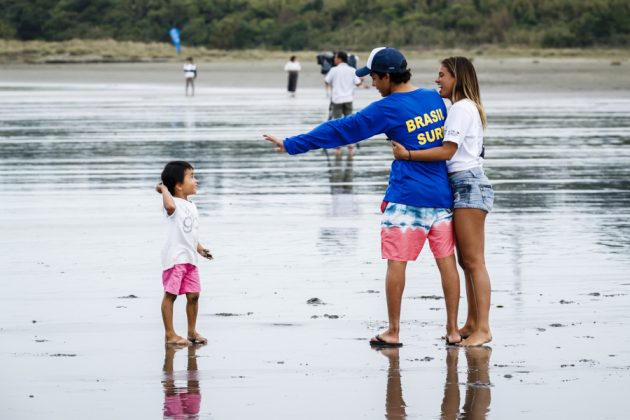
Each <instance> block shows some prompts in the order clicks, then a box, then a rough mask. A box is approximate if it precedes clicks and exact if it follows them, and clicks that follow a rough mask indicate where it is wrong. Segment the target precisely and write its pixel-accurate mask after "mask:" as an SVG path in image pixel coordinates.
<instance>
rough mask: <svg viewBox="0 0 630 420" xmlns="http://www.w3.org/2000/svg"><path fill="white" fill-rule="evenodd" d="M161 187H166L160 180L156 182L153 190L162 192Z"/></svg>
mask: <svg viewBox="0 0 630 420" xmlns="http://www.w3.org/2000/svg"><path fill="white" fill-rule="evenodd" d="M162 188H166V187H165V186H164V184H162V183H161V182H160V183H158V184H157V185H156V186H155V191H157V192H159V193H160V194H162Z"/></svg>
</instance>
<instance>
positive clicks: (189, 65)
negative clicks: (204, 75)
mask: <svg viewBox="0 0 630 420" xmlns="http://www.w3.org/2000/svg"><path fill="white" fill-rule="evenodd" d="M184 77H185V78H186V96H188V87H189V86H190V87H191V91H192V95H191V96H195V79H196V78H197V66H196V65H195V64H194V63H193V59H192V57H188V58H187V59H186V64H184Z"/></svg>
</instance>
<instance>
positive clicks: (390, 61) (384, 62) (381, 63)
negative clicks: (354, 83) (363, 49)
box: [355, 47, 407, 77]
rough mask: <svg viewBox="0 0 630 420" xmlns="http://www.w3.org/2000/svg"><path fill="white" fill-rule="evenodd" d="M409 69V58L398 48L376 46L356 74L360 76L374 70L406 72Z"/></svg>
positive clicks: (380, 71)
mask: <svg viewBox="0 0 630 420" xmlns="http://www.w3.org/2000/svg"><path fill="white" fill-rule="evenodd" d="M406 70H407V60H405V56H404V55H402V53H401V52H400V51H398V50H397V49H396V48H387V47H380V48H374V49H373V50H372V52H371V53H370V56H369V57H368V60H367V63H365V67H361V68H360V69H358V70H357V71H356V72H355V74H356V75H357V76H359V77H363V76H367V75H368V74H370V73H371V72H373V71H377V72H379V73H404V72H405V71H406Z"/></svg>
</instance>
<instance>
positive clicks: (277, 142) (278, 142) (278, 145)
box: [263, 134, 286, 153]
mask: <svg viewBox="0 0 630 420" xmlns="http://www.w3.org/2000/svg"><path fill="white" fill-rule="evenodd" d="M263 138H264V139H265V140H267V141H268V142H271V143H273V144H274V145H275V146H276V149H275V150H276V152H278V153H283V152H286V149H285V148H284V142H283V141H282V140H280V139H279V138H278V137H276V136H272V135H271V134H263Z"/></svg>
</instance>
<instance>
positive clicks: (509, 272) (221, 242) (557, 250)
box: [0, 57, 630, 420]
mask: <svg viewBox="0 0 630 420" xmlns="http://www.w3.org/2000/svg"><path fill="white" fill-rule="evenodd" d="M438 58H439V57H435V59H430V60H429V59H421V60H420V59H419V60H414V61H413V62H412V69H413V70H414V79H413V80H414V83H415V84H416V85H418V86H427V87H429V86H433V79H434V77H435V70H436V68H437V63H438ZM283 64H284V63H283V62H277V61H271V60H267V61H260V62H242V61H239V62H222V63H203V62H202V63H199V79H198V83H197V96H196V97H194V98H185V97H184V94H183V93H184V83H183V75H182V74H181V64H179V63H138V64H89V65H16V66H6V65H5V66H0V147H1V148H0V175H1V176H0V191H1V192H2V193H3V196H4V205H3V206H2V208H1V209H0V232H2V233H1V235H0V251H1V252H0V266H1V267H2V271H3V274H2V276H1V277H0V285H1V286H2V290H3V293H2V295H1V296H0V306H1V307H2V310H0V369H1V371H2V372H3V377H4V380H3V381H2V382H0V405H1V406H2V408H3V415H2V417H3V418H6V419H36V418H37V419H39V418H45V419H62V418H64V419H65V418H83V417H90V418H92V419H93V420H96V419H111V418H133V419H154V418H200V419H248V418H260V419H293V418H302V419H321V418H332V419H378V418H383V417H385V418H390V419H394V418H396V419H400V418H409V419H424V418H448V419H455V418H471V419H482V418H490V419H505V418H510V419H512V418H516V419H519V418H523V419H525V418H540V419H555V418H560V417H562V418H584V419H592V418H601V419H621V418H625V417H626V416H627V414H626V409H625V404H624V401H623V395H625V394H624V391H623V390H624V389H626V388H627V387H628V386H630V339H628V337H627V335H626V334H625V331H626V330H627V329H628V327H629V326H630V311H629V310H630V278H629V276H628V272H629V271H630V261H629V260H628V252H629V251H630V222H629V220H630V217H629V216H630V181H628V180H629V179H630V148H629V145H630V136H629V134H628V133H630V72H628V71H627V69H628V66H630V62H628V61H621V62H618V63H617V62H614V63H613V62H612V61H611V60H608V59H606V60H604V59H587V58H573V59H552V58H521V59H515V58H511V59H482V58H480V59H477V60H475V65H476V66H477V69H478V72H479V74H480V80H481V85H482V86H481V88H482V94H483V95H484V96H483V99H484V101H485V104H486V107H487V111H488V115H489V121H490V126H489V129H488V131H487V136H486V139H487V144H488V152H487V153H488V156H487V160H486V169H487V172H488V175H489V177H490V179H491V180H492V181H493V184H494V187H495V190H496V194H497V199H496V202H495V210H494V211H493V213H492V214H491V215H490V217H489V219H488V224H487V237H486V248H487V264H488V267H489V271H490V275H491V278H492V288H493V295H492V298H493V302H492V310H491V322H492V327H493V336H494V340H493V342H492V343H490V345H489V346H486V347H484V348H478V349H473V350H465V349H451V348H447V347H446V346H445V345H444V343H443V341H442V340H441V339H440V337H441V335H442V334H443V329H444V319H445V313H444V308H443V306H444V301H443V299H442V298H441V288H440V283H439V276H438V271H437V268H436V266H435V263H434V262H433V261H432V257H431V254H430V252H429V250H428V249H425V250H423V252H422V254H421V256H420V258H419V260H418V261H417V262H416V263H413V264H411V265H410V268H409V271H408V278H407V286H406V290H405V299H404V302H403V314H402V318H403V331H402V334H401V339H402V341H403V342H404V347H403V348H402V349H400V350H399V351H388V352H379V351H374V350H372V349H370V347H369V345H368V342H367V340H368V339H369V338H370V337H371V336H373V335H374V333H375V332H377V331H378V330H379V329H380V328H383V327H384V326H385V324H386V319H387V318H386V307H385V297H384V273H385V262H384V261H382V260H381V259H380V242H379V220H380V213H379V210H378V209H379V205H380V201H381V198H382V195H383V192H384V189H385V186H386V183H387V175H388V171H389V164H390V160H391V156H390V150H389V145H388V143H387V142H385V141H384V140H383V138H382V137H381V138H379V137H377V138H374V139H370V140H368V141H365V142H363V143H362V144H361V147H360V149H359V151H358V154H357V156H356V157H355V158H354V159H353V160H348V159H347V158H346V157H345V156H344V157H342V158H341V159H336V158H335V157H334V156H333V154H326V153H323V152H320V151H317V152H312V153H310V154H307V155H303V156H298V157H287V156H281V155H277V154H275V153H274V152H273V150H272V148H270V147H269V146H268V145H267V144H266V143H264V142H263V141H262V140H261V134H262V133H265V132H270V133H273V134H277V135H279V136H285V135H292V134H296V133H300V132H303V131H306V130H308V129H309V128H311V127H313V126H314V125H315V124H318V123H320V122H322V121H323V120H324V118H325V115H326V109H327V108H326V107H327V98H326V97H325V95H324V90H323V82H322V77H321V75H320V74H319V73H318V68H317V67H316V65H315V63H314V60H313V62H303V63H302V64H303V67H304V71H303V72H302V74H301V75H300V79H299V87H298V95H297V97H296V98H294V99H292V98H289V97H288V95H287V94H286V92H285V82H286V79H285V77H286V76H285V74H284V73H283V72H282V71H281V69H282V66H283ZM376 99H378V94H377V92H376V90H375V89H360V90H358V91H357V95H356V101H355V109H357V110H358V109H361V108H363V107H364V106H366V105H367V104H369V103H370V102H372V101H374V100H376ZM175 158H177V159H186V160H189V161H191V162H192V163H193V165H194V166H195V168H196V172H197V173H198V176H199V179H200V189H199V193H198V195H197V196H195V197H193V200H194V201H195V203H196V204H197V206H198V208H199V211H200V215H201V220H200V227H201V230H200V231H201V238H202V240H203V242H204V244H206V245H208V246H209V248H210V249H211V250H212V251H213V254H214V255H215V260H214V261H212V262H206V261H202V262H201V267H200V270H201V277H202V283H203V292H202V297H201V303H200V316H199V330H200V332H201V333H203V334H204V335H206V336H207V337H208V338H209V344H208V345H206V346H201V347H195V348H188V349H181V350H178V351H166V350H165V347H164V345H163V335H162V333H163V327H162V322H161V318H160V308H159V305H160V301H161V296H162V288H161V282H160V273H161V270H160V264H159V253H160V249H161V246H162V243H163V240H164V231H163V228H164V226H163V224H162V222H163V221H162V216H161V212H160V200H159V196H158V195H157V194H156V193H155V192H154V191H153V187H154V185H155V183H156V182H157V180H158V177H159V173H160V171H161V169H162V167H163V165H164V164H165V163H166V162H168V161H169V160H172V159H175ZM312 298H318V299H319V300H320V301H321V304H309V303H307V301H308V300H309V299H312ZM465 313H466V300H465V298H462V300H461V303H460V318H459V319H460V322H462V323H463V321H464V318H465ZM175 314H176V315H175V319H176V327H177V329H178V330H179V331H181V332H183V331H184V330H185V316H184V304H183V301H180V300H178V301H177V302H176V308H175ZM178 411H181V412H182V414H177V412H178ZM185 411H188V413H185ZM457 416H460V417H457Z"/></svg>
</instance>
